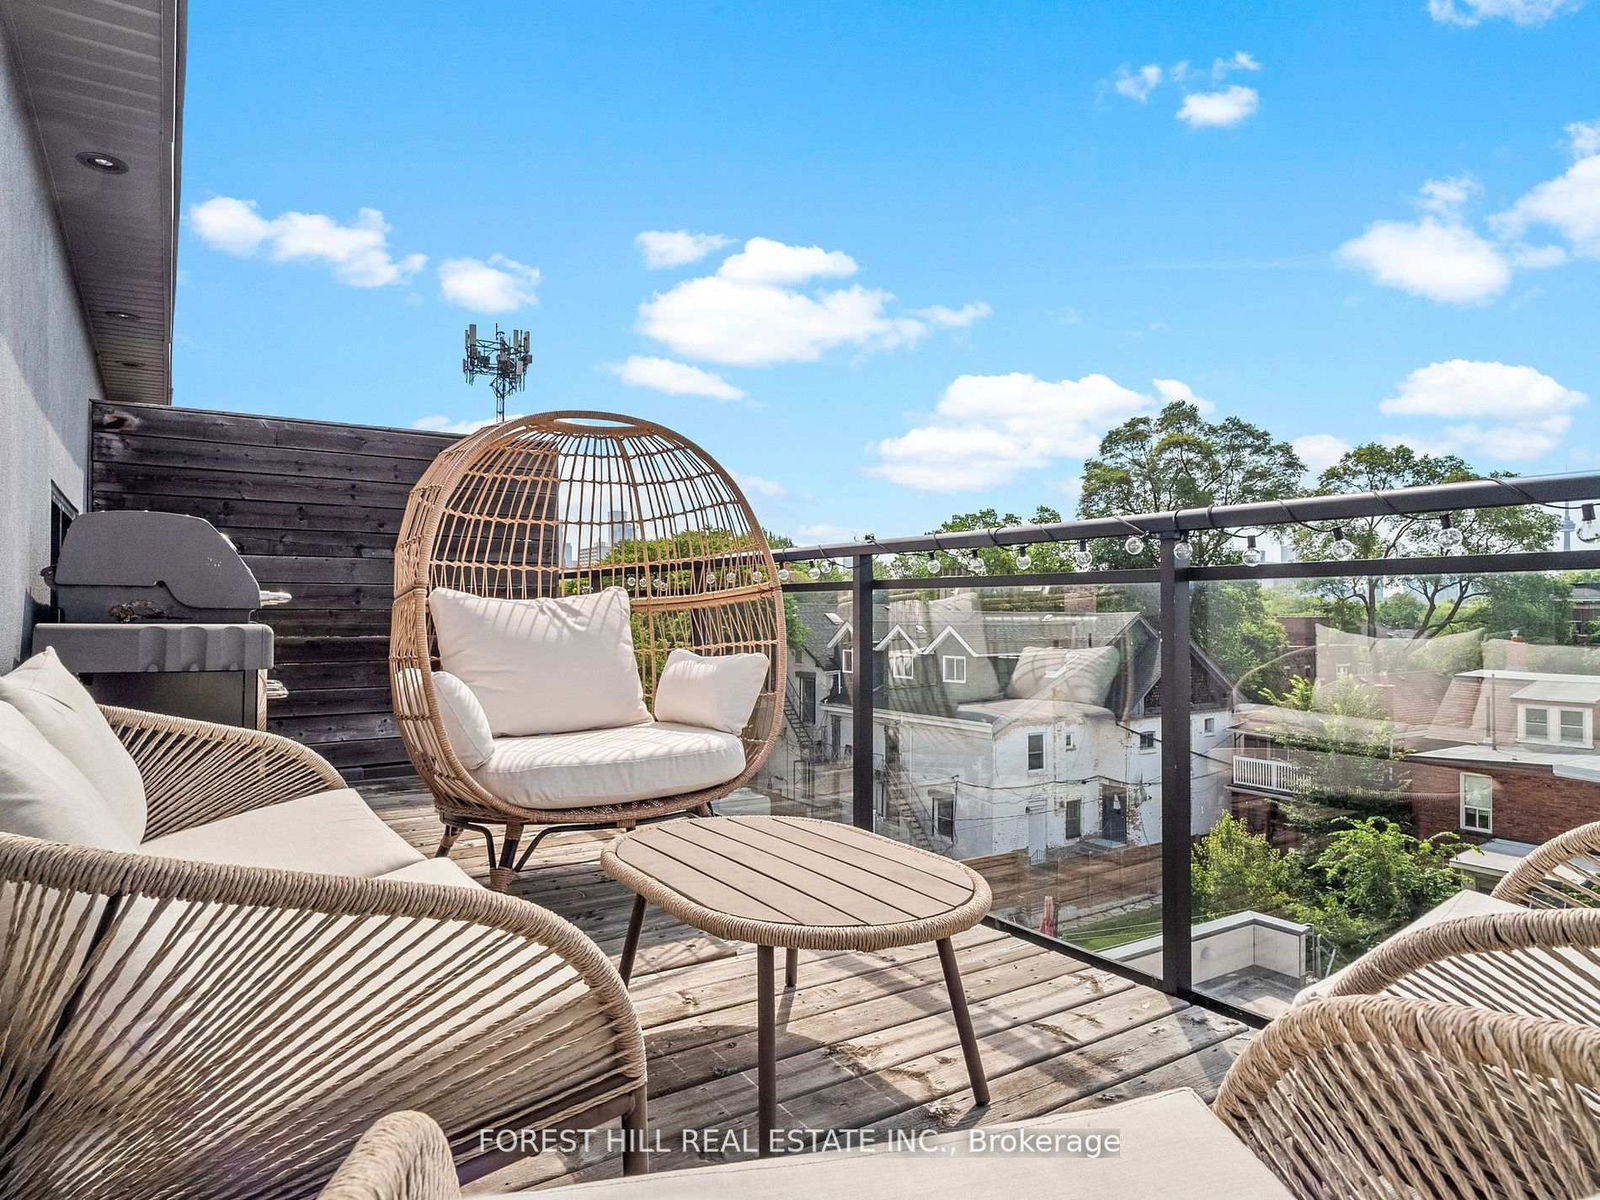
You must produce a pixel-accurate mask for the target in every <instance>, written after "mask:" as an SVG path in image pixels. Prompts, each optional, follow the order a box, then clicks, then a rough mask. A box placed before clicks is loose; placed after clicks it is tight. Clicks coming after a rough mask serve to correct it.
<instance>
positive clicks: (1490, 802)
mask: <svg viewBox="0 0 1600 1200" xmlns="http://www.w3.org/2000/svg"><path fill="white" fill-rule="evenodd" d="M1468 780H1472V781H1473V783H1474V787H1476V785H1477V783H1480V782H1481V783H1482V784H1483V785H1484V787H1483V790H1482V791H1481V792H1479V794H1478V795H1477V796H1476V797H1475V798H1474V800H1475V802H1474V803H1471V804H1469V803H1468V802H1467V781H1468ZM1459 787H1460V794H1461V828H1462V829H1464V830H1466V831H1467V832H1468V833H1493V832H1494V776H1492V775H1479V774H1477V773H1476V772H1473V771H1463V772H1461V780H1460V784H1459ZM1469 813H1473V814H1478V815H1476V816H1472V817H1469V816H1468V814H1469ZM1480 822H1481V823H1480Z"/></svg>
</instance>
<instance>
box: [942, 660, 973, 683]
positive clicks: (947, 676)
mask: <svg viewBox="0 0 1600 1200" xmlns="http://www.w3.org/2000/svg"><path fill="white" fill-rule="evenodd" d="M952 668H956V669H954V670H952ZM939 678H940V679H942V680H943V681H944V682H945V683H965V682H966V681H967V656H966V655H965V654H946V655H944V656H943V657H942V658H941V659H940V660H939Z"/></svg>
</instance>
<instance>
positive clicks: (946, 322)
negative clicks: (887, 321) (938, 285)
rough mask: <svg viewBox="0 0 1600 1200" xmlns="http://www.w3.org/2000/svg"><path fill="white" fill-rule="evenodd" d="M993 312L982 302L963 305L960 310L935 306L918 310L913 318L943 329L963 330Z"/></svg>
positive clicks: (939, 305) (940, 305)
mask: <svg viewBox="0 0 1600 1200" xmlns="http://www.w3.org/2000/svg"><path fill="white" fill-rule="evenodd" d="M993 311H994V310H993V309H992V308H990V307H989V306H988V305H987V304H985V303H984V302H983V301H982V300H979V301H976V302H974V303H972V304H963V305H962V306H961V307H960V308H946V307H945V306H944V305H942V304H935V305H933V306H932V307H931V308H919V309H917V311H916V312H915V313H913V314H912V315H913V316H917V317H921V318H922V319H923V320H924V321H926V322H928V324H930V325H938V326H939V327H940V328H943V329H965V328H967V327H968V326H969V325H973V324H975V323H976V322H978V321H981V320H983V318H984V317H987V316H988V315H989V314H990V313H992V312H993Z"/></svg>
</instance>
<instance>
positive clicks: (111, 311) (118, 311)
mask: <svg viewBox="0 0 1600 1200" xmlns="http://www.w3.org/2000/svg"><path fill="white" fill-rule="evenodd" d="M105 312H106V316H108V317H113V318H115V319H116V320H118V321H138V320H142V318H141V317H140V316H139V314H138V313H131V312H128V311H127V310H126V309H122V308H108V309H106V310H105Z"/></svg>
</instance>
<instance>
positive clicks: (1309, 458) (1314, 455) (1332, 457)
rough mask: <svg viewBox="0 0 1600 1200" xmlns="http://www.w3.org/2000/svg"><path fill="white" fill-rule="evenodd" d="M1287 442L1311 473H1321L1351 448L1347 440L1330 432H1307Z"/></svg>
mask: <svg viewBox="0 0 1600 1200" xmlns="http://www.w3.org/2000/svg"><path fill="white" fill-rule="evenodd" d="M1289 444H1290V445H1291V446H1293V447H1294V452H1295V453H1296V454H1298V455H1299V456H1300V461H1301V462H1303V463H1305V465H1306V470H1307V472H1309V473H1310V474H1312V475H1320V474H1322V472H1324V471H1326V470H1327V469H1328V468H1329V467H1331V466H1333V464H1334V463H1336V462H1338V461H1339V460H1340V459H1341V458H1343V457H1344V456H1345V455H1346V454H1348V453H1350V450H1351V445H1350V443H1349V442H1347V441H1345V440H1344V439H1343V438H1342V437H1335V436H1334V435H1333V434H1331V433H1308V434H1306V435H1304V436H1303V437H1297V438H1295V439H1294V440H1293V441H1291V442H1290V443H1289Z"/></svg>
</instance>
